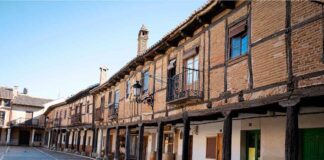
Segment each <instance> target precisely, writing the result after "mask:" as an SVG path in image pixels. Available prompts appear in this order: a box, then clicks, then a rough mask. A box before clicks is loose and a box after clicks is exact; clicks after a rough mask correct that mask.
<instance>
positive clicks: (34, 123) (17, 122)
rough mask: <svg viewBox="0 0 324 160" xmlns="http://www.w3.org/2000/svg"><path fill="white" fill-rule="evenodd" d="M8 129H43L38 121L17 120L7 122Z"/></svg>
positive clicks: (42, 125)
mask: <svg viewBox="0 0 324 160" xmlns="http://www.w3.org/2000/svg"><path fill="white" fill-rule="evenodd" d="M8 123H9V124H8V125H10V127H37V128H44V124H40V123H39V120H38V119H27V118H18V119H15V120H12V121H10V122H8Z"/></svg>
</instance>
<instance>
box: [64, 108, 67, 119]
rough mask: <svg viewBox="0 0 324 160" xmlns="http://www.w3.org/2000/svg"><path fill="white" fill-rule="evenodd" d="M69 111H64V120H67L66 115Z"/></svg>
mask: <svg viewBox="0 0 324 160" xmlns="http://www.w3.org/2000/svg"><path fill="white" fill-rule="evenodd" d="M66 112H67V111H66V110H64V119H66V114H67V113H66Z"/></svg>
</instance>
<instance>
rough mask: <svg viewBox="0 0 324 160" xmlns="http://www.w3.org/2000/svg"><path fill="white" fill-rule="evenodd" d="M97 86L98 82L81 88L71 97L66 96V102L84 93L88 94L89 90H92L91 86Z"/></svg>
mask: <svg viewBox="0 0 324 160" xmlns="http://www.w3.org/2000/svg"><path fill="white" fill-rule="evenodd" d="M98 86H99V83H96V84H93V85H91V86H89V87H87V88H86V89H83V90H81V91H79V92H78V93H76V94H74V95H72V96H71V97H69V98H67V99H66V102H72V101H74V100H77V99H78V98H80V97H82V96H84V95H86V94H89V92H90V90H92V89H93V88H95V87H98Z"/></svg>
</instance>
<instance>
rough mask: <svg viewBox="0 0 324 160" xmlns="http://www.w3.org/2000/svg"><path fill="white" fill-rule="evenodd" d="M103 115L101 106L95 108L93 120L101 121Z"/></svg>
mask: <svg viewBox="0 0 324 160" xmlns="http://www.w3.org/2000/svg"><path fill="white" fill-rule="evenodd" d="M103 115H104V108H103V107H100V108H96V112H95V120H96V121H102V120H103Z"/></svg>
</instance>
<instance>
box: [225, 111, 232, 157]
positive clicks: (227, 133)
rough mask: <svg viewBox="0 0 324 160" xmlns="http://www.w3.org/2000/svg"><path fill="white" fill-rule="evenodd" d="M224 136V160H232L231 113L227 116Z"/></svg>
mask: <svg viewBox="0 0 324 160" xmlns="http://www.w3.org/2000/svg"><path fill="white" fill-rule="evenodd" d="M223 134H224V136H223V160H231V154H232V151H231V149H232V148H231V147H232V115H231V114H230V113H229V114H227V115H226V116H225V120H224V126H223Z"/></svg>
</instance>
